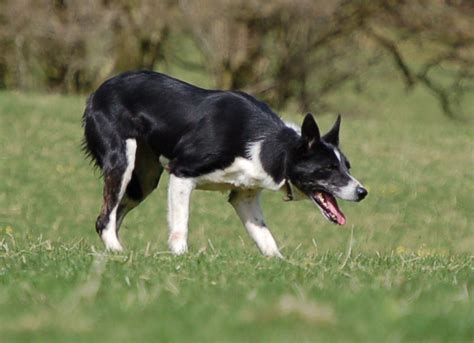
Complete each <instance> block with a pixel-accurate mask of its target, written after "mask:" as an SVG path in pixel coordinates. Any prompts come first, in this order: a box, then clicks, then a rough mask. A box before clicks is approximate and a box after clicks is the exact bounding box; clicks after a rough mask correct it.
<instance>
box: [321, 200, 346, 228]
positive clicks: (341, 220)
mask: <svg viewBox="0 0 474 343" xmlns="http://www.w3.org/2000/svg"><path fill="white" fill-rule="evenodd" d="M323 196H324V200H326V204H327V205H328V210H329V211H331V213H332V214H334V215H335V216H336V219H337V223H338V224H339V225H344V224H345V223H346V217H345V216H344V213H342V212H341V210H340V209H339V207H337V202H336V199H334V198H333V197H332V196H327V195H326V194H324V193H323Z"/></svg>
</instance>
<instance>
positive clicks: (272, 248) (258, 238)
mask: <svg viewBox="0 0 474 343" xmlns="http://www.w3.org/2000/svg"><path fill="white" fill-rule="evenodd" d="M260 192H261V191H260V190H241V191H232V192H231V193H230V196H229V202H230V203H231V205H232V206H233V207H234V209H235V211H236V212H237V215H238V216H239V218H240V220H241V221H242V224H244V226H245V228H246V229H247V232H248V233H249V235H250V237H252V239H253V240H254V242H255V244H256V245H257V247H258V249H259V250H260V251H261V253H262V254H263V255H265V256H270V257H280V258H283V256H282V255H281V253H280V251H279V250H278V246H277V244H276V242H275V239H274V238H273V235H272V233H271V232H270V230H269V229H268V228H267V226H266V225H265V220H264V218H263V214H262V209H261V207H260V202H259V197H260Z"/></svg>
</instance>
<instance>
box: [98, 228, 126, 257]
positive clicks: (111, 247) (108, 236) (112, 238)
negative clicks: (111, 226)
mask: <svg viewBox="0 0 474 343" xmlns="http://www.w3.org/2000/svg"><path fill="white" fill-rule="evenodd" d="M100 238H102V242H104V244H105V248H106V249H107V250H108V251H114V252H121V251H123V247H122V244H120V242H119V240H118V238H117V235H116V234H115V232H114V231H112V230H104V231H102V234H101V236H100Z"/></svg>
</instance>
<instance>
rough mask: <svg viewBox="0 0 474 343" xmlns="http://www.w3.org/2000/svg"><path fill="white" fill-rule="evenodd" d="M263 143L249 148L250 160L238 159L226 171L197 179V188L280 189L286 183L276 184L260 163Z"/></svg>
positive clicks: (215, 172)
mask: <svg viewBox="0 0 474 343" xmlns="http://www.w3.org/2000/svg"><path fill="white" fill-rule="evenodd" d="M261 148H262V142H261V141H259V142H256V143H252V144H251V145H249V147H248V152H249V155H250V158H249V159H247V158H243V157H237V158H236V159H235V160H234V162H233V163H232V164H231V165H230V166H229V167H227V168H225V169H220V170H215V171H213V172H211V173H209V174H205V175H201V176H198V177H196V178H195V182H196V185H197V186H196V188H198V189H206V190H229V189H258V188H266V189H271V190H278V189H280V188H281V187H282V186H283V184H284V182H283V181H282V182H280V183H279V184H277V183H275V181H274V180H273V178H272V177H271V176H270V175H269V174H268V173H266V172H265V170H264V169H263V166H262V163H261V161H260V151H261Z"/></svg>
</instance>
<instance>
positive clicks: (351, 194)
mask: <svg viewBox="0 0 474 343" xmlns="http://www.w3.org/2000/svg"><path fill="white" fill-rule="evenodd" d="M348 176H349V177H350V179H351V180H350V181H349V182H348V183H347V185H345V186H344V187H339V188H338V189H336V190H334V192H333V193H334V195H335V196H337V197H339V198H341V199H344V200H350V201H354V200H358V199H359V196H358V195H357V187H361V186H362V185H361V183H360V182H359V181H357V180H356V179H354V178H353V177H352V175H350V174H348Z"/></svg>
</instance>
